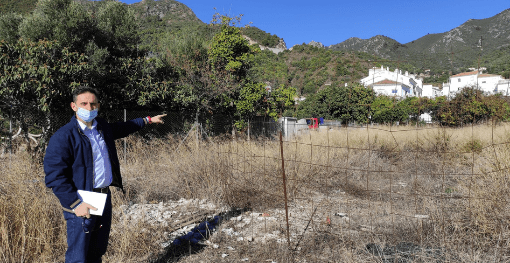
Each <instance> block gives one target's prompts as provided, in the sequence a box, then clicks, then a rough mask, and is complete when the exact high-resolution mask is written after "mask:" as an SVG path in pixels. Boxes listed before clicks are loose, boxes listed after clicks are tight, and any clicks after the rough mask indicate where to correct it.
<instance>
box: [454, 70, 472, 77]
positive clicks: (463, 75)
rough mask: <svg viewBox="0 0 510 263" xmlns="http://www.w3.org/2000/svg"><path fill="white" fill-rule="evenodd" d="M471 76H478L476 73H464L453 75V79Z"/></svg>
mask: <svg viewBox="0 0 510 263" xmlns="http://www.w3.org/2000/svg"><path fill="white" fill-rule="evenodd" d="M471 75H476V71H470V72H462V73H459V74H457V75H453V76H451V77H452V78H456V77H465V76H471Z"/></svg>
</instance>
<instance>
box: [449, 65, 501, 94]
mask: <svg viewBox="0 0 510 263" xmlns="http://www.w3.org/2000/svg"><path fill="white" fill-rule="evenodd" d="M508 86H509V80H507V79H504V78H503V77H502V76H501V75H493V74H480V73H479V72H478V71H471V72H463V73H459V74H457V75H453V76H451V77H450V80H449V83H443V94H444V95H445V96H447V97H448V98H452V97H454V96H455V94H456V93H457V92H459V90H461V89H463V88H465V87H473V88H478V89H480V90H482V91H483V92H484V93H486V94H496V93H503V94H505V95H506V94H507V91H508V88H509V87H508Z"/></svg>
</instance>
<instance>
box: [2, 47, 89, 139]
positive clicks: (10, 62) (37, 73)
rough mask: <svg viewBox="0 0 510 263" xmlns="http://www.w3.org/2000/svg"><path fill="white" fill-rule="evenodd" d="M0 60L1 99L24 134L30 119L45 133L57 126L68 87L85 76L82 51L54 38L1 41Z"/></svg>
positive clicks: (67, 93) (85, 66)
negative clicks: (72, 49)
mask: <svg viewBox="0 0 510 263" xmlns="http://www.w3.org/2000/svg"><path fill="white" fill-rule="evenodd" d="M0 63H1V64H2V66H3V71H2V72H0V100H1V101H3V102H5V103H7V104H9V106H10V107H11V110H12V113H13V117H15V118H16V120H17V121H19V122H20V123H21V127H22V129H23V131H24V133H25V135H27V134H28V128H29V127H28V124H29V121H30V124H32V125H36V126H39V127H41V128H42V129H43V131H44V132H45V134H47V132H48V131H53V130H55V129H56V128H58V127H55V125H54V124H55V123H57V122H58V118H59V116H60V114H61V113H62V112H65V110H64V109H67V107H68V105H69V94H70V92H71V87H72V86H76V85H78V84H79V83H80V82H81V81H83V80H84V76H83V72H86V70H87V63H86V57H85V56H84V55H83V54H78V53H76V52H70V51H69V49H68V48H62V47H60V46H59V45H58V44H57V43H56V41H43V40H41V41H38V42H31V41H26V40H19V41H17V42H16V43H6V42H4V41H1V42H0ZM44 138H46V137H44ZM27 140H28V137H27ZM43 143H44V140H43Z"/></svg>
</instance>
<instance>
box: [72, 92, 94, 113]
mask: <svg viewBox="0 0 510 263" xmlns="http://www.w3.org/2000/svg"><path fill="white" fill-rule="evenodd" d="M71 108H72V109H73V111H74V112H77V111H78V108H83V109H85V110H89V111H91V110H95V109H99V103H98V102H97V98H96V96H95V95H94V94H92V93H90V92H85V93H82V94H80V95H78V96H76V102H71ZM78 118H79V117H78Z"/></svg>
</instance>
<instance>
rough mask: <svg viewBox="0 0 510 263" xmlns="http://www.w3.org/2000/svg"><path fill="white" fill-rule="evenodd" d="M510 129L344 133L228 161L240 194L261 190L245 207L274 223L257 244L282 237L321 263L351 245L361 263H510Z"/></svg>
mask: <svg viewBox="0 0 510 263" xmlns="http://www.w3.org/2000/svg"><path fill="white" fill-rule="evenodd" d="M509 129H510V126H509V125H508V124H507V123H503V124H501V123H500V124H497V125H496V124H485V125H472V126H471V127H464V128H457V129H455V128H445V127H440V126H427V127H416V126H404V127H394V126H372V125H366V126H365V127H359V126H358V127H356V126H352V127H340V126H337V127H326V128H321V129H314V130H309V131H308V133H307V134H301V135H298V136H293V137H287V139H286V137H285V136H282V137H280V141H277V142H275V141H269V140H264V141H263V142H253V141H251V142H250V141H242V142H239V141H237V142H232V143H230V144H227V145H223V146H221V147H218V152H217V154H218V161H219V162H221V164H220V165H221V166H227V167H229V168H230V169H231V170H232V174H231V175H229V176H228V179H226V181H228V184H227V185H228V187H229V192H241V190H244V191H246V188H247V187H246V186H247V185H250V186H252V187H250V191H251V192H250V193H249V194H247V195H242V194H239V195H240V196H239V197H238V201H239V202H241V203H243V202H248V203H250V206H251V207H253V210H254V211H258V212H261V213H260V214H258V215H255V219H254V220H253V221H257V219H258V220H263V221H264V220H265V222H269V223H267V225H264V224H258V225H257V224H254V223H253V224H251V225H250V226H246V227H245V230H244V231H242V233H241V235H243V236H244V238H247V239H248V240H256V239H258V240H261V239H264V238H266V237H267V236H268V235H271V234H273V233H274V230H275V229H276V230H278V231H280V233H281V234H282V235H281V236H280V239H279V242H282V243H288V245H289V247H290V248H291V249H292V250H294V251H299V250H303V251H304V250H307V249H308V252H307V253H311V254H312V255H313V254H314V253H317V254H316V256H315V260H317V261H320V260H321V259H324V258H323V257H322V256H321V255H323V253H324V250H323V249H324V246H327V247H329V248H328V249H332V250H335V249H336V250H337V251H342V250H341V249H339V247H340V246H341V245H339V244H343V245H344V247H343V248H344V250H343V251H345V248H348V249H347V251H346V252H348V253H347V254H345V255H344V256H342V257H352V258H351V260H352V261H353V262H508V260H510V250H509V249H508V244H509V241H510V239H509V238H510V230H509V229H508V226H509V223H510V220H509V219H510V212H508V211H509V209H508V208H509V197H508V196H509V195H508V194H509V193H510V185H509V180H508V162H509V161H510V159H509V158H510V147H509V139H510V137H509V133H508V132H509V131H510V130H509ZM250 196H252V197H251V198H250ZM231 198H233V199H235V198H236V197H235V196H233V197H231ZM241 200H242V201H241ZM257 200H259V201H257ZM261 200H262V201H261ZM233 202H234V203H235V200H234V201H233ZM269 203H272V204H276V206H277V207H280V209H279V210H276V212H273V213H274V214H265V213H264V211H266V210H267V206H268V204H269ZM268 225H270V227H268ZM250 228H251V229H250ZM321 243H325V244H327V245H322V248H321V249H320V251H315V252H313V251H309V249H310V247H317V245H318V244H319V246H321V245H320V244H321ZM360 248H362V249H361V250H360ZM303 251H301V252H302V253H305V252H303ZM346 255H350V256H346ZM312 257H313V256H312ZM334 258H337V259H339V258H341V257H339V256H337V257H334ZM361 258H365V260H366V261H365V260H361ZM344 260H345V258H344Z"/></svg>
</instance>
